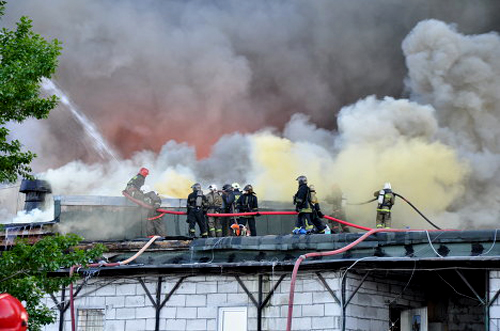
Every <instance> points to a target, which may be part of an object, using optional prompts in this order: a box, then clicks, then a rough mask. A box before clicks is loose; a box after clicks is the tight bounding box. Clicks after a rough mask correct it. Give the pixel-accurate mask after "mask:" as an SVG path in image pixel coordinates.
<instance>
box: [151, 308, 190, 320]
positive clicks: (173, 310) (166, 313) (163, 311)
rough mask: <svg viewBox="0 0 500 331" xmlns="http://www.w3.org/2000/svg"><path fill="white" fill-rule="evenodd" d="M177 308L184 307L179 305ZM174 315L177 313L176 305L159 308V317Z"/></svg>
mask: <svg viewBox="0 0 500 331" xmlns="http://www.w3.org/2000/svg"><path fill="white" fill-rule="evenodd" d="M179 309H184V307H181V308H179ZM153 310H154V309H153ZM176 315H177V308H176V307H163V308H162V309H161V310H160V319H168V318H175V316H176Z"/></svg>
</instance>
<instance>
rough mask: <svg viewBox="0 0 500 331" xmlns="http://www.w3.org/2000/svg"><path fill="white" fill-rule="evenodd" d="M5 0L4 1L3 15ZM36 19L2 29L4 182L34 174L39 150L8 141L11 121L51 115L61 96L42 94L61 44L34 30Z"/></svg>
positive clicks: (0, 157) (0, 148)
mask: <svg viewBox="0 0 500 331" xmlns="http://www.w3.org/2000/svg"><path fill="white" fill-rule="evenodd" d="M4 6H5V1H0V18H1V17H2V16H3V14H4V9H5V7H4ZM32 27H33V26H32V21H31V20H30V19H28V18H27V17H21V19H20V21H19V22H18V23H17V28H16V29H15V30H12V31H11V30H8V29H5V28H3V29H2V30H1V32H0V101H1V102H0V182H5V181H8V182H14V181H16V180H17V177H18V176H23V177H26V178H31V176H30V172H31V168H30V163H31V161H32V160H33V158H34V157H36V155H35V154H33V153H32V152H29V151H27V152H23V151H21V143H20V142H19V141H17V140H13V141H10V142H9V141H8V134H9V130H8V129H6V128H5V127H4V125H5V124H6V123H7V122H8V121H16V122H23V121H24V120H25V119H27V118H30V117H33V118H36V119H43V118H47V116H48V115H49V112H50V110H51V109H53V108H54V107H55V106H56V105H57V97H56V96H54V95H53V96H50V97H47V98H42V97H40V93H39V92H40V84H41V81H42V77H46V78H50V77H52V75H53V74H54V73H55V70H56V68H57V65H58V61H57V58H58V56H59V55H60V53H61V46H60V43H59V41H58V40H57V39H55V40H53V41H50V42H48V41H46V40H45V39H43V38H42V37H41V36H40V35H38V34H36V33H34V32H33V31H32Z"/></svg>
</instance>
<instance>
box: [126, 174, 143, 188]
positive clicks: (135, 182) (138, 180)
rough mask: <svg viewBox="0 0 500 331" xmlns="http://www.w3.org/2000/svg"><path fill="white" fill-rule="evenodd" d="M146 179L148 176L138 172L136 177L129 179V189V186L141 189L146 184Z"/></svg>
mask: <svg viewBox="0 0 500 331" xmlns="http://www.w3.org/2000/svg"><path fill="white" fill-rule="evenodd" d="M145 181H146V177H144V176H143V175H141V174H137V175H135V176H134V177H132V179H131V180H129V181H128V183H127V189H128V188H129V187H133V188H135V189H137V190H140V189H141V187H142V186H143V185H144V182H145Z"/></svg>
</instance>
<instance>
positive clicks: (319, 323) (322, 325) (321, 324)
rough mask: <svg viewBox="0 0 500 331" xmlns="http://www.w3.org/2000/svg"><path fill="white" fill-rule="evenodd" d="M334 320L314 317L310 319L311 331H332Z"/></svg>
mask: <svg viewBox="0 0 500 331" xmlns="http://www.w3.org/2000/svg"><path fill="white" fill-rule="evenodd" d="M334 323H335V321H334V319H333V317H332V316H330V317H316V318H313V319H312V329H313V330H333V329H334Z"/></svg>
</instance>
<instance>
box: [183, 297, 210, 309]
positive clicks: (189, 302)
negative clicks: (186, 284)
mask: <svg viewBox="0 0 500 331" xmlns="http://www.w3.org/2000/svg"><path fill="white" fill-rule="evenodd" d="M206 305H207V296H206V295H199V294H194V295H187V296H186V307H189V306H196V307H205V306H206Z"/></svg>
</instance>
